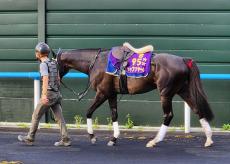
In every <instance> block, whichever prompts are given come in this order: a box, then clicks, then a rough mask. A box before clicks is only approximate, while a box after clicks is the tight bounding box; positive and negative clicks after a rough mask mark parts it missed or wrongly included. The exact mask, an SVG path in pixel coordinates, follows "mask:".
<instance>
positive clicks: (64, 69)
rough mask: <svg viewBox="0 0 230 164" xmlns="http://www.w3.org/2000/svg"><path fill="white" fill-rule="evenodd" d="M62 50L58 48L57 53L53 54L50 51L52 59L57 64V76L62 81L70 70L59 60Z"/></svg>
mask: <svg viewBox="0 0 230 164" xmlns="http://www.w3.org/2000/svg"><path fill="white" fill-rule="evenodd" d="M62 53H63V52H62V50H61V49H60V48H59V49H58V52H57V53H55V52H54V51H53V50H52V54H53V59H54V60H56V61H57V63H58V71H59V76H60V78H61V79H62V78H63V77H64V76H65V75H66V74H67V73H68V72H69V70H70V68H69V66H68V65H67V64H65V63H64V62H63V61H62V60H61V55H62Z"/></svg>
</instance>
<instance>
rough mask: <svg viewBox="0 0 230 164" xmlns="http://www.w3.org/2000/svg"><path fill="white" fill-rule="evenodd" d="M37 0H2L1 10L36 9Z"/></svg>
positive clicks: (0, 1)
mask: <svg viewBox="0 0 230 164" xmlns="http://www.w3.org/2000/svg"><path fill="white" fill-rule="evenodd" d="M34 10H37V0H0V11H7V12H8V11H34Z"/></svg>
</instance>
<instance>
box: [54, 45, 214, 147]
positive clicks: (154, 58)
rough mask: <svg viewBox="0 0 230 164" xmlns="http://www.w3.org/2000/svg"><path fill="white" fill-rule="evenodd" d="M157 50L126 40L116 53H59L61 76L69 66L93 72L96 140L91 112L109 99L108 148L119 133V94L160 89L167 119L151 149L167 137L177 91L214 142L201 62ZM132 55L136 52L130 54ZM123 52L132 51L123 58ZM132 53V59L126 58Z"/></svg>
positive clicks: (90, 130) (89, 127)
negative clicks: (93, 118) (199, 63)
mask: <svg viewBox="0 0 230 164" xmlns="http://www.w3.org/2000/svg"><path fill="white" fill-rule="evenodd" d="M152 51H153V48H152V47H151V46H146V47H144V48H140V49H135V48H134V47H132V46H131V45H130V44H129V43H125V44H124V45H123V46H120V47H116V48H113V49H112V50H111V51H110V50H101V49H80V50H72V51H65V52H63V53H61V54H59V55H57V61H58V63H59V72H60V77H63V76H64V75H65V74H66V73H67V72H68V71H69V70H70V69H75V70H78V71H80V72H83V73H85V74H87V75H88V76H89V83H90V87H91V88H92V89H94V90H95V91H96V95H95V99H94V101H93V103H92V105H91V106H90V108H89V109H88V111H87V114H86V117H87V131H88V133H89V136H90V140H91V142H92V143H95V142H96V137H95V136H94V133H93V128H92V115H93V113H94V112H95V110H96V109H97V108H98V107H99V106H100V105H101V104H103V103H104V102H105V101H106V100H108V103H109V107H110V110H111V115H112V121H113V129H114V135H113V137H112V138H111V140H110V141H109V142H108V146H113V145H115V144H116V141H117V138H118V137H119V134H120V132H119V127H118V121H117V118H118V113H117V94H119V93H122V94H123V93H126V94H141V93H145V92H149V91H151V90H154V89H157V90H158V91H159V93H160V100H161V105H162V109H163V123H162V125H161V127H160V130H159V132H158V133H157V135H156V137H155V138H154V139H153V140H151V141H149V142H148V143H147V145H146V147H153V146H155V145H156V144H157V143H158V142H160V141H162V140H163V139H164V137H165V135H166V131H167V128H168V126H169V124H170V122H171V120H172V118H173V109H172V99H173V97H174V96H175V95H176V94H177V95H179V96H180V97H181V98H182V99H183V100H184V101H185V102H186V103H187V104H188V105H189V106H190V107H191V109H192V110H193V111H194V113H196V114H197V115H198V117H199V119H200V123H201V126H202V127H203V130H204V132H205V135H206V137H207V140H206V142H205V145H204V146H205V147H208V146H211V145H212V144H213V141H212V130H211V128H210V125H209V121H211V120H212V118H213V113H212V111H211V109H210V106H209V104H208V102H207V98H206V95H205V93H204V91H203V88H202V84H201V80H200V74H199V70H198V67H197V65H196V63H195V62H194V61H193V60H192V59H188V58H183V57H179V56H175V55H172V54H166V53H160V54H156V53H154V55H152ZM130 53H131V55H128V54H130ZM124 54H127V55H125V56H123V55H124ZM127 56H129V57H128V58H126V57H127ZM149 56H150V58H149V59H148V57H149ZM124 63H125V64H124ZM135 71H136V72H135ZM124 77H125V78H124ZM121 79H122V80H121ZM124 80H125V82H124ZM124 84H125V86H124ZM124 88H125V89H124Z"/></svg>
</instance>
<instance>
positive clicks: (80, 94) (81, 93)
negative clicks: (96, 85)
mask: <svg viewBox="0 0 230 164" xmlns="http://www.w3.org/2000/svg"><path fill="white" fill-rule="evenodd" d="M51 52H52V54H53V57H54V58H56V61H57V64H58V67H59V66H60V58H61V54H62V51H61V49H60V48H59V50H58V52H57V54H56V53H55V52H54V51H53V50H52V49H51ZM100 53H101V48H100V49H98V51H97V54H96V55H95V57H94V59H93V61H92V62H91V63H90V65H89V77H88V82H87V87H86V88H85V90H84V91H82V92H80V93H76V92H75V91H74V90H73V89H72V88H70V87H68V86H67V85H66V84H65V83H64V82H63V81H62V79H61V80H60V82H61V84H62V85H63V86H64V87H65V88H66V89H68V90H69V91H71V92H72V93H73V94H74V95H75V96H77V97H78V101H80V100H81V99H82V98H83V97H84V96H85V95H86V94H87V93H88V91H89V89H90V87H91V82H90V73H91V71H92V69H93V67H94V65H95V63H96V60H97V58H98V56H99V54H100ZM64 67H65V65H64Z"/></svg>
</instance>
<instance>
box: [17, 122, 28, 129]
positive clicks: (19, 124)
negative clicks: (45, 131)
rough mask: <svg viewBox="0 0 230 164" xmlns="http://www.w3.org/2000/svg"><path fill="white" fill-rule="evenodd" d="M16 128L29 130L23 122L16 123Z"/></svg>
mask: <svg viewBox="0 0 230 164" xmlns="http://www.w3.org/2000/svg"><path fill="white" fill-rule="evenodd" d="M17 126H18V127H20V128H29V126H28V124H26V123H23V122H20V123H18V124H17Z"/></svg>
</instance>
